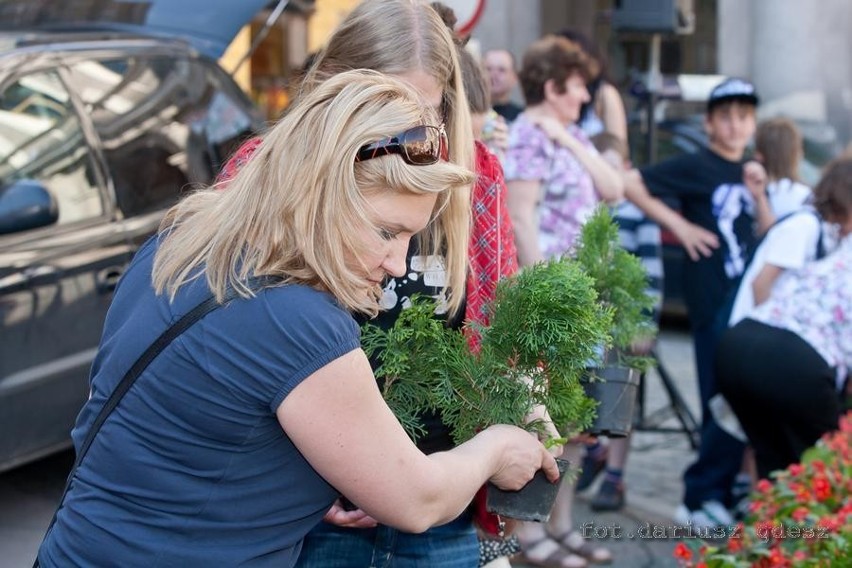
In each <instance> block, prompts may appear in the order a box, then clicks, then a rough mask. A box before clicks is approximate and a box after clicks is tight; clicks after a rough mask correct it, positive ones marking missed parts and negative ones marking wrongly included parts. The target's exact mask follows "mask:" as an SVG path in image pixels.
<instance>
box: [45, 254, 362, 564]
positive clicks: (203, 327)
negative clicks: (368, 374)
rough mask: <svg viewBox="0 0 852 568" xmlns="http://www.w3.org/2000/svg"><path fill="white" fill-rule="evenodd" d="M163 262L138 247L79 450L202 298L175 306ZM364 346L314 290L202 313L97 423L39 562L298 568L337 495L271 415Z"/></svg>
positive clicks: (108, 327)
mask: <svg viewBox="0 0 852 568" xmlns="http://www.w3.org/2000/svg"><path fill="white" fill-rule="evenodd" d="M155 252H156V240H151V241H149V242H148V243H147V244H146V245H145V246H144V247H143V248H142V249H140V251H139V253H138V254H137V255H136V257H135V258H134V260H133V262H132V263H131V265H130V267H129V269H128V270H127V272H126V274H125V276H124V278H123V279H122V281H121V283H120V285H119V286H118V289H117V291H116V294H115V298H114V300H113V303H112V305H111V307H110V310H109V313H108V315H107V320H106V324H105V327H104V332H103V337H102V340H101V346H100V350H99V352H98V355H97V357H96V359H95V361H94V364H93V368H92V396H91V399H90V400H89V402H88V403H87V404H86V405H85V407H84V408H83V410H82V411H81V413H80V416H79V417H78V419H77V424H76V426H75V427H74V430H73V432H72V437H73V439H74V444H75V447H76V448H77V449H79V447H80V444H81V443H82V441H83V438H84V437H85V434H86V432H87V431H88V429H89V427H90V425H91V423H92V421H93V420H94V417H95V416H96V415H97V413H98V411H99V410H100V408H101V407H102V405H103V404H104V402H105V401H106V398H107V397H108V396H109V394H110V393H111V392H112V390H113V389H114V388H115V385H116V384H117V383H118V381H119V380H120V379H121V377H122V376H123V375H124V374H125V372H126V371H127V369H128V368H129V367H130V366H131V365H132V364H133V362H134V361H135V360H136V359H137V358H138V357H139V355H140V354H141V353H142V352H143V351H144V350H145V349H146V348H147V347H148V346H149V345H150V344H151V343H152V342H153V340H154V339H155V338H156V337H157V336H159V335H160V334H161V333H162V332H163V331H164V330H165V329H166V328H167V327H168V326H169V325H170V324H172V323H174V322H175V321H176V320H177V319H178V318H180V316H182V315H183V314H185V313H187V312H188V311H190V310H191V309H192V308H193V307H195V306H196V305H197V304H198V303H200V302H201V301H202V300H203V299H204V298H205V296H206V295H207V294H209V290H208V288H207V284H206V281H205V280H204V279H198V280H196V281H194V282H193V283H191V284H190V285H187V286H184V287H183V288H182V289H181V290H180V292H179V293H178V295H177V297H176V298H175V300H174V301H173V302H169V300H168V298H167V297H163V296H156V295H155V294H154V292H153V289H152V287H151V267H152V262H153V257H154V253H155ZM359 347H360V337H359V329H358V326H357V325H356V324H355V322H354V320H353V319H352V317H351V316H350V314H349V313H347V312H346V311H345V310H344V309H342V308H341V307H340V305H339V304H338V303H337V302H336V301H335V300H334V298H333V297H332V296H330V295H329V294H325V293H322V292H319V291H316V290H314V289H311V288H309V287H306V286H300V285H285V286H280V287H275V288H267V289H265V290H263V291H261V292H259V293H258V294H257V296H256V297H255V298H253V299H237V300H234V301H232V302H230V303H229V304H227V305H226V306H224V307H221V308H219V309H218V310H215V311H213V312H212V313H210V314H208V315H207V316H206V317H204V318H203V319H202V320H201V321H199V322H198V323H196V324H195V325H194V326H192V327H190V328H189V329H188V330H187V331H185V332H184V333H183V334H182V335H181V336H179V337H178V338H177V339H175V340H174V341H173V342H172V344H171V345H170V346H169V347H167V348H166V350H165V351H163V352H162V353H161V354H160V355H159V357H157V358H156V359H155V360H154V361H153V362H152V363H151V364H150V366H149V367H148V368H147V370H146V371H145V372H144V373H143V374H142V375H141V376H140V377H139V378H138V379H137V381H136V383H135V384H134V385H133V387H132V388H131V389H130V391H129V392H128V393H127V395H126V396H125V397H124V399H123V400H122V401H121V403H120V404H119V405H118V406H117V408H116V409H115V410H114V411H113V412H112V414H111V415H110V416H109V418H108V419H107V421H106V422H105V423H104V425H103V427H102V428H101V430H100V432H99V433H98V434H97V436H96V437H95V440H94V443H93V444H92V446H91V448H90V450H89V453H88V455H87V456H86V458H85V459H84V461H83V463H82V465H81V467H80V468H79V469H78V470H77V473H76V476H75V479H74V482H73V485H72V489H71V491H70V493H69V494H68V496H67V498H66V501H65V504H64V506H63V507H62V509H61V510H60V512H59V516H58V519H57V523H56V525H55V526H54V528H53V529H52V530H51V532H50V533H49V534H48V535H47V536H46V538H45V542H44V543H43V544H42V547H41V549H40V551H39V559H40V561H41V565H42V566H72V565H73V566H122V567H125V566H145V567H146V568H151V567H155V566H275V567H276V568H281V567H284V566H291V565H293V564H294V563H295V561H296V558H297V557H298V554H299V550H300V548H301V541H302V538H303V536H304V535H305V534H306V533H307V532H308V530H310V528H311V527H313V526H314V525H315V524H316V523H318V522H319V521H320V519H321V518H322V516H323V514H324V513H325V512H326V511H327V510H328V508H329V507H330V505H331V504H332V502H333V501H334V499H335V498H337V496H338V493H337V491H336V490H335V489H334V488H333V487H331V486H330V485H329V484H328V483H327V482H326V481H325V480H324V479H323V478H322V477H321V476H320V475H319V474H318V473H317V472H316V471H315V470H314V469H313V468H312V467H311V465H310V464H309V463H308V462H307V461H306V460H305V458H304V457H303V456H302V454H301V453H299V451H298V450H297V449H296V447H295V446H294V445H293V443H292V442H291V441H290V439H289V438H288V436H287V435H286V434H285V433H284V431H283V430H282V428H281V426H280V424H279V422H278V419H277V418H276V415H275V411H276V409H277V408H278V406H279V405H280V404H281V402H282V401H283V400H284V398H285V397H286V396H287V395H288V394H289V393H290V392H291V391H292V390H293V388H295V387H296V386H297V385H298V384H299V383H300V382H301V381H302V380H304V379H305V378H307V377H308V376H309V375H310V374H311V373H313V372H314V371H316V370H318V369H320V368H321V367H323V366H324V365H326V364H327V363H329V362H331V361H333V360H334V359H336V358H338V357H340V356H342V355H344V354H346V353H348V352H350V351H352V350H353V349H358V348H359ZM317 412H318V413H319V412H322V409H320V408H318V409H317Z"/></svg>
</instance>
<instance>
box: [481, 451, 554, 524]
mask: <svg viewBox="0 0 852 568" xmlns="http://www.w3.org/2000/svg"><path fill="white" fill-rule="evenodd" d="M556 465H557V466H558V467H559V481H557V482H556V483H551V482H550V481H548V480H547V477H545V475H544V472H543V471H541V470H539V471H537V472H536V473H535V476H533V478H532V479H531V480H530V482H529V483H527V484H526V485H524V486H523V487H522V488H521V489H519V490H518V491H505V490H503V489H500V488H499V487H497V486H496V485H494V484H493V483H489V484H488V490H487V492H486V497H485V508H486V509H487V510H488V512H489V513H495V514H497V515H500V516H502V517H508V518H510V519H517V520H519V521H539V522H542V523H546V522H547V521H548V520H550V510H551V509H552V508H553V502H554V501H556V494H557V493H559V487H560V486H561V485H562V476H563V475H564V474H565V472H566V471H567V470H568V461H567V460H562V459H558V458H557V459H556Z"/></svg>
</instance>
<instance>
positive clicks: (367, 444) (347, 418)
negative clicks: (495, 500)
mask: <svg viewBox="0 0 852 568" xmlns="http://www.w3.org/2000/svg"><path fill="white" fill-rule="evenodd" d="M277 415H278V420H279V422H280V423H281V426H282V427H283V428H284V431H285V432H286V433H287V435H288V436H289V437H290V439H291V440H292V441H293V443H294V444H295V445H296V447H297V448H298V449H299V451H300V452H302V454H303V455H304V456H305V458H306V459H307V460H308V461H309V462H310V463H311V465H312V466H313V467H314V468H315V469H316V470H317V472H319V473H320V475H322V476H323V477H324V478H325V479H326V480H327V481H328V482H329V483H330V484H332V485H333V486H334V487H336V488H337V489H338V490H340V491H341V492H342V493H343V494H344V495H346V497H347V498H348V499H349V500H350V501H352V502H353V503H354V504H355V505H357V506H358V507H359V508H360V509H362V510H363V511H364V512H365V513H366V514H368V515H370V516H371V517H373V518H374V519H376V520H377V521H378V522H380V523H382V524H386V525H390V526H393V527H396V528H398V529H400V530H403V531H406V532H415V533H416V532H422V531H424V530H426V529H428V528H429V527H432V526H435V525H438V524H442V523H445V522H448V521H450V520H452V519H454V518H456V517H457V516H458V515H460V514H461V513H462V512H463V511H464V510H465V508H466V507H467V505H468V503H470V501H471V499H472V498H473V496H474V494H475V493H476V491H477V490H478V489H479V487H481V486H482V485H483V483H485V482H486V481H489V480H490V481H492V482H494V483H495V484H497V485H498V486H499V487H502V488H504V489H519V488H521V487H523V485H525V484H526V483H527V482H528V481H529V480H530V479H531V478H532V476H533V474H534V473H535V472H536V471H537V470H538V469H541V468H543V469H544V470H545V472H546V474H547V476H548V478H549V479H551V480H556V479H558V477H559V472H558V469H557V468H556V462H555V461H554V459H553V456H551V455H550V454H549V453H548V452H547V450H546V449H545V448H544V446H543V445H542V444H541V443H540V442H539V441H538V440H536V439H535V437H534V436H532V435H531V434H530V433H528V432H525V431H524V430H521V429H520V428H516V427H514V426H504V425H501V426H492V427H490V428H487V429H485V430H484V431H482V432H481V433H480V434H478V435H477V436H476V437H474V438H473V439H471V440H469V441H468V442H465V443H464V444H462V445H460V446H458V447H457V448H454V449H452V450H450V451H446V452H438V453H435V454H431V455H429V456H426V455H424V454H423V453H422V452H420V450H418V449H417V447H416V446H415V445H414V444H413V443H412V442H411V440H410V439H409V438H408V436H407V435H406V434H405V432H404V430H403V429H402V427H401V426H400V424H399V422H398V421H397V420H396V417H394V415H393V413H392V412H391V411H390V409H389V408H388V406H387V405H386V404H385V402H384V400H383V399H382V397H381V394H380V392H379V389H378V387H377V386H376V381H375V378H374V376H373V373H372V371H371V369H370V364H369V361H368V360H367V357H366V355H365V354H364V352H363V351H361V350H360V349H358V350H354V351H351V352H349V353H347V354H346V355H343V356H342V357H339V358H338V359H335V360H334V361H332V362H331V363H329V364H328V365H326V366H325V367H323V368H321V369H320V370H318V371H316V372H315V373H313V374H312V375H311V376H309V377H308V378H307V379H305V380H304V381H303V382H302V383H300V384H299V385H298V386H297V387H296V388H295V389H293V391H292V392H291V393H290V394H289V395H288V396H287V397H286V398H285V399H284V402H282V403H281V405H280V406H279V407H278V411H277ZM282 475H286V472H282Z"/></svg>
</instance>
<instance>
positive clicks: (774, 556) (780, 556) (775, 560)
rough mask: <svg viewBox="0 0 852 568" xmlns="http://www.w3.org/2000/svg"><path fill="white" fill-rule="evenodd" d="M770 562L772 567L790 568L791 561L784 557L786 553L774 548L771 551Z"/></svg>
mask: <svg viewBox="0 0 852 568" xmlns="http://www.w3.org/2000/svg"><path fill="white" fill-rule="evenodd" d="M769 562H770V566H789V565H790V561H789V560H788V559H787V557H786V556H784V552H783V551H782V550H781V549H780V548H778V547H777V546H776V547H774V548H773V549H772V550H770V551H769Z"/></svg>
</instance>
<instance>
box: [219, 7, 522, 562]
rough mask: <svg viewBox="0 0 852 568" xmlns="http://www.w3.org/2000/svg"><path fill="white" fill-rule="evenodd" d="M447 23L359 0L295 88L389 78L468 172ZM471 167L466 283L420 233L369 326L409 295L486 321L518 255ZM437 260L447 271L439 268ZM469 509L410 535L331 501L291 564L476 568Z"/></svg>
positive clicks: (229, 171)
mask: <svg viewBox="0 0 852 568" xmlns="http://www.w3.org/2000/svg"><path fill="white" fill-rule="evenodd" d="M443 13H444V14H447V11H446V10H443ZM448 26H449V24H448V23H447V22H445V21H444V20H442V18H441V16H440V15H439V13H438V12H437V11H436V10H435V9H433V7H432V6H430V5H429V4H427V3H425V2H421V1H418V0H365V1H364V2H362V3H361V4H359V5H358V6H357V7H356V8H355V10H354V11H353V12H351V13H350V14H349V16H347V18H346V19H345V20H344V21H343V22H342V23H341V24H340V26H339V27H338V29H337V30H336V31H335V32H334V33H333V34H332V36H331V38H329V41H328V44H327V45H326V46H325V47H324V49H323V50H322V51H320V52H319V53H318V54H317V56H316V58H315V59H314V61H313V63H312V66H311V68H310V69H309V70H308V72H307V77H306V80H305V82H304V84H303V85H302V87H301V91H302V94H305V93H308V92H310V91H311V90H313V89H315V88H316V87H317V85H320V84H322V82H323V81H325V80H327V79H328V78H330V77H333V76H334V75H335V74H336V73H339V72H341V71H345V70H347V69H353V68H362V67H363V68H369V69H374V70H377V71H381V72H383V73H387V74H389V75H393V76H395V77H397V78H399V79H401V80H404V81H406V82H408V83H410V84H411V85H412V86H414V88H415V89H416V90H418V91H419V93H420V94H421V96H422V97H423V99H424V100H425V101H426V102H427V103H428V104H429V105H430V106H431V107H432V108H433V109H435V111H436V112H439V113H440V114H441V116H442V117H443V118H444V120H445V121H446V124H447V132H448V137H449V140H450V159H451V160H452V161H454V162H456V163H459V164H464V165H468V166H469V167H471V168H473V167H474V160H473V155H474V146H473V140H472V137H471V131H472V128H473V125H472V121H471V119H470V113H469V110H468V100H467V98H466V96H465V91H466V89H465V88H463V84H464V83H463V78H462V72H461V69H462V68H463V67H462V66H460V64H459V49H458V48H459V46H458V44H457V42H455V40H454V38H453V35H452V33H451V31H450V27H451V26H450V27H448ZM259 144H260V139H259V138H258V139H255V140H253V141H250V142H248V143H247V144H246V145H244V146H243V148H242V149H241V150H240V151H239V152H238V153H237V154H236V156H235V157H234V158H233V159H232V160H231V161H230V162H229V163H228V164H227V165H226V167H225V168H224V170H223V172H222V174H221V176H220V177H221V178H222V179H228V178H230V177H232V176H233V175H234V174H235V172H236V171H237V170H239V168H241V167H242V165H243V164H245V163H247V162H248V161H249V160H250V159H251V156H252V155H253V153H254V151H255V150H256V148H257V147H258V145H259ZM482 151H484V152H485V154H486V155H488V152H487V150H485V149H484V148H483V149H482ZM479 155H481V153H478V156H479ZM475 168H476V173H477V185H476V188H475V190H474V191H473V195H471V193H470V192H468V191H467V190H466V189H465V190H462V189H461V188H460V189H458V190H455V191H454V192H453V195H452V196H451V198H450V201H449V204H448V206H447V207H448V209H449V210H451V211H455V210H461V211H463V212H464V214H468V212H469V211H470V210H471V204H473V211H472V215H471V217H472V218H471V223H470V225H469V226H470V230H469V231H468V230H467V229H468V226H467V225H465V226H463V227H462V226H454V227H452V228H451V229H450V228H444V233H445V235H446V239H447V242H448V243H452V244H453V247H455V246H456V245H457V243H461V242H467V243H469V245H468V246H469V248H468V251H469V253H470V258H469V263H468V265H467V280H466V281H465V280H464V269H461V271H459V269H458V268H456V267H454V266H452V263H454V262H457V259H453V258H447V259H442V258H441V257H440V256H434V255H427V254H424V253H423V252H422V249H421V246H420V244H419V243H418V241H419V239H412V244H411V246H410V247H409V250H408V253H407V254H406V259H405V260H406V266H407V269H406V271H405V273H404V274H403V275H402V276H399V277H391V278H387V279H386V280H385V282H384V283H383V291H382V300H381V303H382V308H383V309H382V311H381V313H380V314H379V315H378V317H376V318H374V319H373V320H372V323H373V324H375V325H379V326H382V327H390V326H393V324H394V322H395V321H396V318H397V317H398V316H399V314H400V313H401V312H402V310H403V309H404V308H405V306H406V305H407V303H408V301H409V298H410V297H411V296H412V295H413V294H415V293H419V294H422V295H428V296H434V297H436V298H439V299H443V300H446V298H447V297H449V296H454V297H456V298H458V297H459V296H462V297H463V298H464V302H463V306H460V308H459V309H458V310H445V311H444V313H441V314H436V317H440V318H445V319H446V320H447V321H448V325H450V326H451V327H453V328H456V329H462V328H464V329H466V330H467V331H468V332H470V331H471V330H473V329H475V328H474V327H467V326H464V325H463V324H464V322H465V321H474V322H477V323H480V324H483V325H484V324H486V323H487V321H486V317H487V310H485V309H483V308H484V307H485V305H486V303H487V301H488V300H489V299H490V298H491V297H492V296H493V292H494V286H495V285H496V283H497V281H498V280H499V279H500V278H502V277H504V276H507V275H509V274H512V273H514V272H515V271H516V270H517V260H516V257H517V254H516V250H515V245H514V234H513V231H512V228H511V223H510V221H509V219H508V209H507V207H506V196H505V186H504V184H503V183H502V182H501V183H500V184H497V183H495V176H496V175H497V172H498V170H499V169H500V166H499V163H496V161H494V160H486V159H477V163H476V165H475ZM500 178H502V174H500ZM438 222H440V219H439V220H438ZM435 259H440V261H436V260H435ZM442 266H448V267H449V268H450V270H443V269H442V268H441V267H442ZM462 291H463V294H462V293H461V292H462ZM361 319H362V320H363V319H366V318H365V317H363V318H361ZM469 337H470V339H471V344H472V345H473V344H475V342H476V338H475V337H473V336H472V335H470V334H469ZM423 419H424V422H425V424H426V434H425V435H424V436H422V437H421V439H420V440H418V447H419V448H420V449H421V450H422V451H423V452H425V453H427V454H431V453H434V452H441V451H445V450H448V449H451V448H452V447H453V446H454V444H453V441H452V437H451V436H450V433H449V429H448V428H447V427H446V425H445V424H443V422H442V421H441V419H440V417H438V416H435V415H431V414H430V415H428V416H424V417H423ZM480 501H481V500H480ZM471 509H474V508H471ZM475 510H476V514H474V513H473V511H472V510H467V511H464V512H463V513H462V514H460V515H459V516H458V517H457V518H455V519H453V520H452V521H451V522H448V523H445V524H444V525H441V526H439V527H434V528H432V529H429V530H428V531H425V532H423V533H418V534H411V533H409V532H406V531H400V530H397V529H396V528H394V527H392V526H387V525H384V524H381V523H377V522H376V520H375V519H373V518H371V517H370V516H369V515H367V514H366V513H364V512H363V511H361V510H352V511H347V510H344V508H343V507H341V506H340V504H339V503H336V504H335V505H334V506H332V508H331V510H330V511H329V513H328V514H327V515H326V517H325V521H326V522H323V523H320V524H319V525H318V526H317V527H316V528H315V529H314V530H312V531H311V532H310V533H309V534H308V536H307V537H306V539H305V542H304V545H303V547H302V553H301V556H300V557H299V568H313V567H319V568H333V567H334V566H367V565H370V564H371V563H372V562H378V561H379V560H378V559H380V558H388V557H390V558H392V559H393V561H392V565H393V566H394V567H404V566H409V565H410V566H443V567H445V568H474V567H475V566H476V565H477V564H478V562H479V543H478V540H477V535H476V530H475V529H474V524H475V523H476V524H478V525H479V526H480V527H483V528H487V527H489V526H490V524H489V523H491V522H492V521H493V519H492V518H490V517H489V516H488V515H486V514H484V507H480V508H476V509H475Z"/></svg>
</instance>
